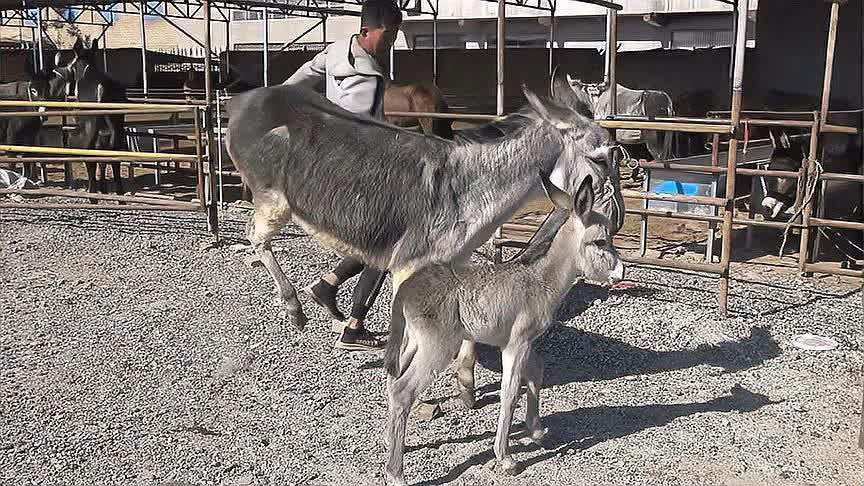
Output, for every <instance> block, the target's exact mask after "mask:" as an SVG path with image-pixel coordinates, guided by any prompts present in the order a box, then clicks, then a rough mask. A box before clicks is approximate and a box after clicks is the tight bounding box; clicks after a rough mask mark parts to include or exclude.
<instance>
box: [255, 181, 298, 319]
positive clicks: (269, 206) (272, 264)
mask: <svg viewBox="0 0 864 486" xmlns="http://www.w3.org/2000/svg"><path fill="white" fill-rule="evenodd" d="M290 219H291V209H290V208H289V207H288V203H287V202H285V201H284V199H282V198H279V197H278V196H269V195H262V196H260V197H258V198H256V202H255V212H254V213H253V214H252V219H251V220H250V221H249V224H247V226H246V228H247V235H246V238H248V239H249V241H250V242H251V243H252V248H254V249H255V253H256V254H257V255H258V258H259V259H260V260H261V263H263V264H264V267H265V268H267V271H268V272H269V273H270V276H271V277H273V281H274V282H275V283H276V290H277V292H278V294H279V298H280V299H281V302H282V303H283V304H285V306H286V307H287V308H288V315H289V317H290V319H291V321H293V324H294V326H295V327H297V328H298V329H303V328H304V327H305V326H306V314H304V313H303V307H302V306H301V305H300V300H299V299H297V291H296V290H295V289H294V286H293V285H291V282H290V281H288V277H286V276H285V272H283V271H282V268H281V267H280V266H279V263H278V262H277V261H276V257H275V256H274V255H273V249H272V248H271V246H270V242H271V240H272V239H273V236H275V235H276V234H277V233H278V232H279V231H280V230H281V229H282V227H284V226H285V224H286V223H287V222H288V221H289V220H290Z"/></svg>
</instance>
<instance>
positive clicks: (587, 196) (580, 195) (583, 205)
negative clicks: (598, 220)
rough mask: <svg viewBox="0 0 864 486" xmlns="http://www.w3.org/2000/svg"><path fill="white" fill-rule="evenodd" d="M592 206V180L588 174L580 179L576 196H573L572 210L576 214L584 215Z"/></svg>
mask: <svg viewBox="0 0 864 486" xmlns="http://www.w3.org/2000/svg"><path fill="white" fill-rule="evenodd" d="M593 207H594V181H593V180H592V179H591V176H590V175H587V176H585V178H584V179H582V184H580V185H579V190H578V191H576V196H574V197H573V210H574V211H575V212H576V214H578V215H580V216H584V215H586V214H588V212H589V211H591V208H593Z"/></svg>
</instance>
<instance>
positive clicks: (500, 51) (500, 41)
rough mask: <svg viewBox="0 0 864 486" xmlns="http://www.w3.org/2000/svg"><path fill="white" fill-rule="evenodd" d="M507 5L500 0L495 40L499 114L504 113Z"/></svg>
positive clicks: (497, 111)
mask: <svg viewBox="0 0 864 486" xmlns="http://www.w3.org/2000/svg"><path fill="white" fill-rule="evenodd" d="M506 6H507V3H506V1H505V0H498V32H497V37H496V42H495V50H496V51H497V59H498V81H497V85H496V90H495V113H496V114H497V115H498V116H501V115H503V114H504V44H505V43H506V34H505V31H504V22H505V21H506V15H507V12H506Z"/></svg>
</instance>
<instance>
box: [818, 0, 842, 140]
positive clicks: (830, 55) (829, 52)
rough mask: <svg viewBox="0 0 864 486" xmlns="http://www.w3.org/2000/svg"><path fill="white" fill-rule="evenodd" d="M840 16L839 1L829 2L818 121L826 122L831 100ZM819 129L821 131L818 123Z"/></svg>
mask: <svg viewBox="0 0 864 486" xmlns="http://www.w3.org/2000/svg"><path fill="white" fill-rule="evenodd" d="M839 18H840V2H839V0H834V1H833V3H832V4H831V20H830V22H829V24H828V47H826V48H825V76H824V77H823V78H822V106H821V108H820V109H819V118H820V123H821V124H822V125H824V124H825V123H828V104H829V102H830V101H831V78H832V76H833V75H834V47H835V46H836V45H837V22H838V20H839ZM819 131H820V132H821V131H822V126H821V125H820V127H819Z"/></svg>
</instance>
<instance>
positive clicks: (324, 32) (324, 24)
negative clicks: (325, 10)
mask: <svg viewBox="0 0 864 486" xmlns="http://www.w3.org/2000/svg"><path fill="white" fill-rule="evenodd" d="M321 42H323V43H324V45H325V47H326V45H327V17H326V16H324V18H322V19H321Z"/></svg>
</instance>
